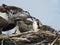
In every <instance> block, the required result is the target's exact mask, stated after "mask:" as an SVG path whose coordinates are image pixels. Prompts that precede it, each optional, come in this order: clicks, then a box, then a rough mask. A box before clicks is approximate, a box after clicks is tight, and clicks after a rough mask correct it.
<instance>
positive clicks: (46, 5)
mask: <svg viewBox="0 0 60 45" xmlns="http://www.w3.org/2000/svg"><path fill="white" fill-rule="evenodd" d="M2 4H6V5H12V6H17V7H20V8H22V9H24V10H27V11H29V12H30V14H31V15H32V16H34V17H36V18H38V19H39V20H40V21H41V22H42V23H43V24H46V25H49V26H51V27H53V28H55V29H57V30H60V0H0V5H2Z"/></svg>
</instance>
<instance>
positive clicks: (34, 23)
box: [32, 17, 38, 32]
mask: <svg viewBox="0 0 60 45" xmlns="http://www.w3.org/2000/svg"><path fill="white" fill-rule="evenodd" d="M32 21H33V30H34V32H37V31H38V23H37V20H36V18H35V17H32Z"/></svg>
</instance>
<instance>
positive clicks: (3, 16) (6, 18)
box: [0, 12, 9, 21]
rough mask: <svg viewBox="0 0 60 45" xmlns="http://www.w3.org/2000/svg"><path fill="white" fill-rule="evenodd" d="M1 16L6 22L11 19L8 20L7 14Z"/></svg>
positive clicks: (0, 13)
mask: <svg viewBox="0 0 60 45" xmlns="http://www.w3.org/2000/svg"><path fill="white" fill-rule="evenodd" d="M0 16H1V17H2V18H4V19H5V20H6V21H8V20H9V19H8V16H7V14H6V13H2V12H0Z"/></svg>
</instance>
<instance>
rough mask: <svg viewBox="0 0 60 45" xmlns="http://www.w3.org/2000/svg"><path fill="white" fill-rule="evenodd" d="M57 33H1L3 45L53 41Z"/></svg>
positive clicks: (30, 44) (36, 44)
mask: <svg viewBox="0 0 60 45" xmlns="http://www.w3.org/2000/svg"><path fill="white" fill-rule="evenodd" d="M56 36H57V35H56V34H49V33H46V32H42V31H38V32H32V31H29V32H24V33H21V34H18V35H17V34H10V35H4V34H1V35H0V43H1V45H39V44H41V43H43V42H46V41H47V42H52V40H54V39H55V38H56ZM52 37H53V38H52Z"/></svg>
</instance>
